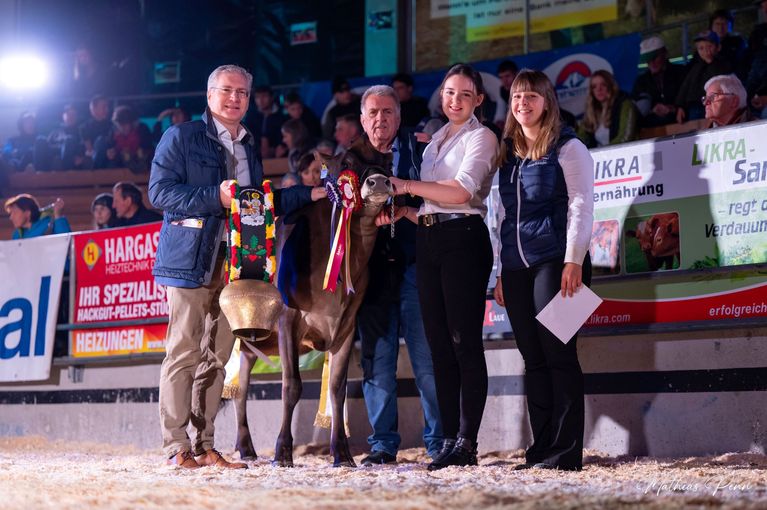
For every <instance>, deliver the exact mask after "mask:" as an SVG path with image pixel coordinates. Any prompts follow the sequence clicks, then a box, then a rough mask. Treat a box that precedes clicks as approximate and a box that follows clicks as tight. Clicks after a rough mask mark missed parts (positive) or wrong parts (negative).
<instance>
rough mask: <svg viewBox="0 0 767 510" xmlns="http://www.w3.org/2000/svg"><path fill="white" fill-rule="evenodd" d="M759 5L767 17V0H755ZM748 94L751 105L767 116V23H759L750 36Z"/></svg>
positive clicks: (747, 67) (747, 63) (747, 64)
mask: <svg viewBox="0 0 767 510" xmlns="http://www.w3.org/2000/svg"><path fill="white" fill-rule="evenodd" d="M755 3H756V4H757V5H759V8H760V9H761V13H762V19H764V18H765V17H767V0H760V1H757V2H755ZM743 68H744V69H747V72H745V73H744V75H745V83H744V85H745V86H746V94H747V95H748V97H750V98H752V99H751V105H752V106H753V107H754V108H756V109H757V110H761V112H762V118H766V117H767V108H765V106H767V23H759V24H757V25H756V26H755V27H754V28H753V30H752V31H751V35H750V36H749V38H748V49H747V51H746V57H745V58H744V64H743Z"/></svg>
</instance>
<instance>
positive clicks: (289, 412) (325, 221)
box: [235, 137, 392, 467]
mask: <svg viewBox="0 0 767 510" xmlns="http://www.w3.org/2000/svg"><path fill="white" fill-rule="evenodd" d="M326 163H327V165H328V168H329V173H330V174H331V175H336V176H337V175H338V174H339V173H340V170H346V169H349V170H352V171H354V172H355V173H356V174H357V175H358V176H359V179H360V187H361V191H362V199H363V204H364V205H363V208H362V209H361V210H360V211H358V212H356V213H354V214H353V215H352V219H351V251H350V256H351V260H350V266H351V273H350V274H351V280H352V282H353V285H354V290H355V292H354V293H352V294H348V295H347V294H346V292H345V290H344V288H343V286H341V285H339V287H338V288H337V290H336V292H335V293H330V292H327V291H325V290H323V288H322V287H323V280H324V276H325V268H326V264H327V260H328V256H329V253H330V236H331V209H332V204H331V203H330V201H328V200H320V201H318V202H314V203H312V204H311V205H309V206H307V207H305V208H304V209H302V210H301V211H299V213H298V218H297V219H296V218H289V219H288V223H295V227H294V228H293V230H292V232H291V233H290V234H289V235H288V236H287V238H286V241H285V246H284V247H283V249H282V251H281V254H280V263H279V264H280V269H279V273H278V281H279V283H278V286H279V288H280V292H281V293H282V295H283V299H284V300H285V302H286V303H287V306H286V308H285V311H284V312H283V314H282V315H281V317H280V320H279V325H278V330H279V335H278V342H279V353H280V359H281V362H282V403H283V417H282V428H281V429H280V433H279V436H278V437H277V445H276V447H275V453H274V461H273V463H274V464H275V465H278V466H288V467H290V466H293V434H292V432H291V424H292V421H293V409H294V408H295V406H296V404H297V403H298V400H299V398H300V396H301V388H302V387H301V377H300V374H299V371H298V356H299V349H300V348H301V346H302V345H308V346H310V347H311V348H313V349H317V350H320V351H329V352H330V354H331V360H332V363H331V371H330V380H329V395H330V405H331V406H332V411H333V419H332V424H331V430H330V451H331V453H332V454H333V465H334V466H349V467H354V466H355V463H354V459H353V458H352V456H351V454H350V453H349V445H348V441H347V438H346V433H345V429H344V423H343V407H344V400H345V398H346V377H347V368H348V365H349V356H350V353H351V348H352V343H353V336H354V327H355V317H356V315H357V310H358V309H359V307H360V304H361V303H362V298H363V297H364V295H365V290H366V289H367V284H368V273H367V263H368V259H369V258H370V255H371V253H372V250H373V245H374V244H375V239H376V229H377V227H376V225H375V217H376V215H377V214H378V213H379V212H380V211H381V208H382V207H383V205H384V203H385V202H386V200H387V199H388V197H389V196H390V195H391V194H392V186H391V182H390V181H389V177H390V176H391V172H390V171H389V168H390V167H391V155H390V154H381V153H380V152H378V151H376V150H375V149H373V147H372V145H370V143H369V142H368V141H367V138H365V137H363V139H360V140H358V142H357V143H355V144H354V145H353V146H352V147H351V148H350V149H349V151H348V152H347V153H346V154H345V155H341V156H336V157H334V158H331V159H329V160H327V161H326ZM283 235H285V233H284V231H283V230H279V231H278V232H277V237H278V239H279V238H280V237H281V236H283ZM258 347H260V344H259V346H258ZM255 361H256V357H255V355H254V354H253V353H251V352H250V351H249V349H247V348H243V349H242V350H241V358H240V379H239V380H240V388H241V390H242V391H240V392H239V393H238V396H237V397H236V399H235V410H236V415H237V443H236V445H235V447H236V449H237V450H238V451H239V452H240V457H241V458H243V459H252V458H255V457H256V452H255V449H254V448H253V442H252V440H251V437H250V430H249V428H248V423H247V416H246V410H245V407H246V400H247V388H248V384H249V378H250V370H251V369H252V368H253V364H254V363H255Z"/></svg>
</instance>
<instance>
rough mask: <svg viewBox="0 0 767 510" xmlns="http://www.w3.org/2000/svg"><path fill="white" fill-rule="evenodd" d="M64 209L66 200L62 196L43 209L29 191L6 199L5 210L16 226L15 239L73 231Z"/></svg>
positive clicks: (14, 226)
mask: <svg viewBox="0 0 767 510" xmlns="http://www.w3.org/2000/svg"><path fill="white" fill-rule="evenodd" d="M63 211H64V201H63V200H62V199H60V198H57V199H56V201H55V202H54V203H53V204H51V205H49V206H47V207H45V208H43V209H42V210H41V209H40V204H39V203H38V202H37V199H36V198H35V197H33V196H32V195H29V194H27V193H22V194H21V195H16V196H15V197H13V198H9V199H8V200H6V201H5V212H7V213H8V215H9V216H10V219H11V223H12V224H13V228H14V230H13V237H12V238H13V239H27V238H30V237H40V236H45V235H49V234H63V233H66V232H71V231H72V229H71V227H70V226H69V221H67V219H66V217H64V215H63Z"/></svg>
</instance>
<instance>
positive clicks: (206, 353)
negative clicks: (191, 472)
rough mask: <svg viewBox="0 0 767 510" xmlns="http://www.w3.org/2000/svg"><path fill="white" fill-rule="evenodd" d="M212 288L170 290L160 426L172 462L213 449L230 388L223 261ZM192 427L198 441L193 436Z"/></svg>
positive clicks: (230, 344) (231, 340) (230, 339)
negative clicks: (226, 387)
mask: <svg viewBox="0 0 767 510" xmlns="http://www.w3.org/2000/svg"><path fill="white" fill-rule="evenodd" d="M216 264H217V268H216V271H215V272H214V274H213V278H212V279H211V283H210V284H209V285H208V286H205V287H198V288H196V289H184V288H178V287H168V288H167V295H168V305H169V322H168V334H167V341H166V347H165V359H164V360H163V362H162V369H161V372H160V427H161V428H162V443H163V450H164V451H165V454H166V455H167V456H168V458H170V457H172V456H173V455H175V454H176V453H178V452H182V451H187V450H191V451H192V452H193V453H194V454H195V455H199V454H202V453H204V452H205V451H206V450H209V449H210V448H213V433H214V426H213V421H214V419H215V418H216V412H217V411H218V406H219V404H220V402H221V391H222V389H223V387H224V365H225V364H226V362H227V361H228V360H229V356H230V355H231V353H232V347H233V346H234V336H233V335H232V333H231V331H230V328H229V323H228V322H227V320H226V317H225V316H224V314H222V313H221V309H220V308H219V305H218V297H219V295H220V294H221V289H222V288H223V280H222V270H223V259H221V258H219V259H218V260H217V261H216ZM190 423H191V425H192V438H191V440H190V438H189V435H188V434H187V429H188V427H189V424H190Z"/></svg>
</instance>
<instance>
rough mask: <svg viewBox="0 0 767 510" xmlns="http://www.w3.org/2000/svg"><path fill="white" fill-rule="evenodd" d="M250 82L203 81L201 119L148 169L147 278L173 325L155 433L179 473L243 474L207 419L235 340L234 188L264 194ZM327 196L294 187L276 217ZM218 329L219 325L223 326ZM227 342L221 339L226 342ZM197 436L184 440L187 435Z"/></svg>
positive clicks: (185, 127) (227, 72)
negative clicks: (226, 296)
mask: <svg viewBox="0 0 767 510" xmlns="http://www.w3.org/2000/svg"><path fill="white" fill-rule="evenodd" d="M252 82H253V77H252V76H251V75H250V73H248V72H247V71H246V70H245V69H243V68H241V67H238V66H234V65H225V66H220V67H218V68H216V69H215V70H214V71H213V72H212V73H211V74H210V76H209V78H208V93H207V98H208V108H207V109H206V110H205V113H204V114H203V118H202V120H198V121H192V122H186V123H183V124H179V125H177V126H172V127H170V128H169V129H168V130H167V131H166V132H165V133H164V134H163V136H162V139H161V140H160V143H159V145H158V146H157V151H156V153H155V156H154V160H153V161H152V172H151V175H150V178H149V199H150V201H151V203H152V205H154V206H155V207H156V208H158V209H161V210H163V212H164V214H163V224H162V228H161V230H160V240H159V245H158V247H157V257H156V260H155V265H154V269H153V271H152V274H154V276H155V280H156V281H157V283H159V284H161V285H164V286H166V287H167V296H168V305H169V322H168V332H167V335H166V355H165V360H164V361H163V364H162V370H161V373H160V426H161V428H162V438H163V449H164V450H165V454H166V455H167V458H168V461H167V462H168V464H173V465H177V466H181V467H184V468H197V467H200V466H211V465H212V466H217V467H223V468H245V467H247V466H246V465H245V464H243V463H233V462H228V461H227V460H226V459H224V458H223V457H222V456H221V454H220V453H219V452H218V451H216V450H215V449H214V448H213V430H214V429H213V420H214V418H215V416H216V412H217V410H218V406H219V403H220V400H221V391H222V389H223V384H224V364H225V363H226V361H227V360H228V359H229V355H230V354H231V351H232V346H233V344H234V338H233V336H232V335H219V338H217V337H216V332H217V330H218V327H219V326H220V327H227V328H228V325H227V323H226V318H225V317H224V316H223V315H221V314H220V308H219V305H218V296H219V294H220V293H221V289H222V288H223V264H224V259H225V252H226V250H225V244H224V243H223V240H224V236H223V234H224V228H225V219H226V209H228V208H229V206H230V204H231V200H232V197H231V195H230V193H229V189H230V186H231V182H232V179H236V180H237V182H238V183H239V185H240V186H242V187H245V186H251V185H252V186H256V187H260V186H261V185H262V181H263V169H262V167H261V162H260V160H259V157H258V153H257V150H256V148H255V146H254V142H255V141H254V140H253V137H252V135H251V134H250V133H249V132H248V130H247V129H246V128H245V127H244V126H243V125H242V123H241V121H242V119H243V117H244V116H245V113H246V112H247V110H248V98H249V96H250V90H251V85H252ZM323 196H325V193H324V189H322V188H315V189H312V188H309V187H307V186H293V187H292V188H290V189H287V190H284V191H283V192H282V193H280V192H279V190H278V191H276V192H275V201H274V202H275V208H276V211H275V212H276V214H278V215H279V214H281V213H283V212H285V213H287V212H290V211H292V210H294V209H297V208H298V207H301V206H303V205H305V204H308V203H309V202H310V201H312V200H318V199H320V198H322V197H323ZM222 323H223V324H222ZM222 337H223V338H222ZM190 422H191V424H192V426H193V429H194V434H193V436H194V437H193V438H192V439H190V438H189V436H188V435H187V432H186V430H187V426H188V425H189V423H190Z"/></svg>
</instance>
